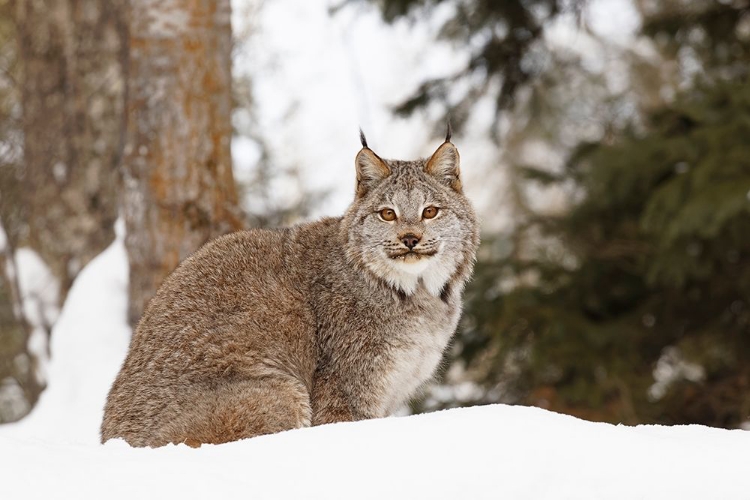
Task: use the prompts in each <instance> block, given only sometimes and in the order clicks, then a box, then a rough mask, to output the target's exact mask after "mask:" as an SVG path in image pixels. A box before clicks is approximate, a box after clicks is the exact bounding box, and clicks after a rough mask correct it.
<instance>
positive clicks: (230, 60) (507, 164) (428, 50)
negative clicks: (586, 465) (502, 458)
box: [0, 0, 750, 428]
mask: <svg viewBox="0 0 750 500" xmlns="http://www.w3.org/2000/svg"><path fill="white" fill-rule="evenodd" d="M271 4H275V5H271ZM297 5H298V3H294V2H283V1H280V2H262V1H260V0H246V1H241V0H236V1H234V2H232V3H231V5H230V1H229V0H195V1H190V2H187V1H185V2H181V1H179V0H163V1H159V2H156V1H151V2H145V1H140V2H139V1H128V0H108V1H104V0H44V1H42V0H0V223H1V225H2V226H1V228H0V270H1V271H2V273H0V422H9V421H14V420H18V419H19V418H22V417H23V416H24V415H25V414H27V413H28V412H29V411H30V409H31V408H32V407H33V405H34V403H35V402H36V400H37V399H38V397H39V394H40V393H41V391H43V389H44V386H45V384H46V382H47V381H46V379H45V371H44V369H43V368H44V364H45V363H46V360H47V359H48V358H49V356H50V355H52V356H54V353H50V352H49V336H50V335H51V334H53V327H54V322H55V319H56V316H57V314H58V312H59V310H60V308H61V307H62V305H63V304H64V301H65V297H66V294H67V292H68V290H69V289H70V287H71V284H72V283H73V281H74V280H75V278H76V275H77V274H78V273H79V272H80V270H81V269H82V268H83V267H84V266H85V265H86V264H87V263H88V262H89V261H91V260H92V259H93V258H94V257H95V256H96V255H98V254H99V253H100V252H101V251H102V250H103V249H104V248H106V247H107V246H108V245H109V244H110V243H111V242H112V240H113V238H114V234H115V229H114V228H115V222H116V220H117V219H118V218H121V219H122V220H123V221H124V226H125V229H126V235H127V236H126V240H125V243H126V248H127V253H128V259H129V264H130V285H129V286H130V289H129V297H130V302H129V304H130V306H129V311H128V315H129V319H130V322H131V324H134V323H135V322H137V320H138V318H139V316H140V314H141V311H142V310H143V307H144V304H145V303H146V302H147V301H148V299H149V298H150V297H151V295H152V294H153V293H154V291H155V289H156V287H158V285H159V283H160V282H161V280H162V279H163V278H164V277H165V276H166V274H168V273H169V272H170V271H171V270H172V269H173V268H174V267H175V266H176V265H177V264H178V263H179V261H180V260H181V259H183V258H185V257H187V256H188V255H189V254H190V253H192V252H193V251H195V250H196V249H197V248H198V247H199V246H200V245H202V244H203V243H204V242H206V241H207V240H208V239H210V238H213V237H215V236H218V235H220V234H223V233H226V232H229V231H233V230H236V229H240V228H243V227H245V228H246V227H273V226H278V225H282V224H289V223H294V222H297V221H300V220H304V219H306V218H310V217H313V216H317V215H320V214H335V213H337V212H338V213H340V212H341V210H342V208H343V206H345V201H343V202H342V201H341V200H346V199H348V197H350V196H351V191H350V188H352V187H353V174H351V175H352V177H351V180H352V182H351V183H350V182H348V181H349V178H347V177H346V176H344V177H345V180H346V181H347V182H346V183H345V185H344V187H343V188H342V187H341V185H340V181H341V177H342V176H341V175H339V174H338V172H347V171H348V170H350V169H351V163H352V162H353V158H354V155H355V154H356V151H357V142H356V141H357V139H356V134H357V130H356V128H357V125H358V123H357V120H359V123H360V124H362V125H363V126H364V127H365V130H366V131H368V128H369V129H371V130H369V131H368V138H369V137H375V138H376V139H377V137H378V135H380V136H382V137H384V138H385V139H383V140H380V141H377V140H375V141H373V140H371V141H370V142H371V143H373V144H374V145H375V149H376V150H378V151H381V150H382V151H383V154H385V156H389V157H396V156H407V155H408V154H412V155H415V156H416V155H418V154H424V152H426V151H429V150H430V147H427V146H426V145H427V144H434V142H435V141H436V140H437V139H436V138H439V137H440V135H439V134H437V132H436V131H437V130H442V129H443V127H444V124H445V121H446V119H447V117H448V116H450V119H451V121H452V124H453V127H454V129H455V130H456V135H455V137H456V139H455V142H456V144H457V145H458V147H459V149H461V151H462V159H463V162H464V165H463V171H464V172H466V175H467V176H468V179H467V181H468V182H467V186H468V190H469V193H470V196H472V197H473V198H476V199H477V200H478V201H477V205H478V208H479V211H480V214H481V215H482V218H483V227H484V233H483V244H482V248H481V249H480V254H479V261H478V264H477V268H476V273H475V277H474V280H473V282H472V283H471V284H470V286H469V289H468V290H467V303H466V308H465V315H464V318H463V320H462V323H461V326H460V329H459V333H458V335H457V338H456V341H455V343H454V345H453V346H452V348H451V350H450V353H449V355H448V359H447V363H446V369H445V370H444V371H443V373H442V376H441V381H440V382H439V383H438V384H436V385H435V386H434V387H433V388H431V389H430V390H429V391H428V392H427V394H426V395H425V396H424V397H423V398H422V399H420V400H419V401H415V402H414V404H413V410H414V411H428V410H433V409H438V408H445V407H451V406H464V405H472V404H484V403H491V402H504V403H513V404H526V405H535V406H541V407H544V408H549V409H551V410H554V411H558V412H563V413H568V414H572V415H576V416H579V417H583V418H587V419H590V420H600V421H607V422H623V423H628V424H635V423H663V424H677V423H700V424H706V425H713V426H721V427H730V428H732V427H743V426H745V427H746V426H748V425H749V422H750V304H749V303H748V301H749V300H750V85H749V83H750V81H749V77H750V75H748V71H749V68H750V0H660V1H656V0H504V1H491V0H336V1H332V2H325V1H316V2H310V3H309V4H306V5H307V6H306V7H305V8H306V9H317V10H315V12H317V13H318V14H319V15H317V17H315V16H306V15H302V14H299V12H297V15H296V17H295V12H296V10H297ZM273 9H275V11H274V12H275V13H276V14H273V13H272V12H271V11H272V10H273ZM283 9H287V10H283ZM299 9H302V7H299ZM272 14H273V15H272ZM320 19H322V20H323V21H321V23H327V22H331V23H334V25H335V26H336V27H338V29H340V30H341V32H343V33H344V35H345V37H346V36H350V35H351V36H352V37H354V36H356V34H357V33H361V34H362V35H361V36H362V37H370V34H371V33H375V32H377V33H380V35H378V36H381V37H386V38H388V37H390V38H389V39H398V40H403V42H402V43H403V44H404V45H403V47H404V50H403V51H401V50H390V51H386V49H393V48H394V47H396V48H397V47H398V45H396V46H388V47H386V46H383V47H382V48H381V49H380V50H381V52H384V51H386V52H384V53H382V54H381V53H378V52H376V51H377V50H378V47H375V48H373V46H374V45H376V44H375V42H373V43H372V46H368V47H367V48H366V49H365V50H363V52H364V53H366V54H369V56H368V57H367V58H363V59H360V58H359V57H358V55H357V54H349V61H350V63H351V61H352V60H354V61H355V62H354V63H351V67H352V68H355V69H354V70H352V71H350V73H351V75H353V76H351V80H352V81H353V82H354V84H353V88H354V93H355V94H357V93H361V94H367V96H366V98H362V99H360V100H358V101H357V100H356V99H355V101H354V102H355V103H357V102H359V103H360V104H361V105H360V106H359V107H357V105H356V104H355V105H354V106H349V107H348V109H347V106H348V104H345V105H339V106H338V107H337V106H335V105H334V104H333V103H331V102H328V101H326V99H320V98H319V96H320V94H319V93H317V92H316V91H315V87H314V86H313V85H314V83H313V81H312V80H313V79H311V80H310V81H303V82H302V84H303V87H296V88H298V89H299V88H302V89H303V90H301V91H300V92H299V95H294V96H286V97H285V96H284V95H283V94H284V93H285V92H286V93H291V90H290V89H292V88H295V87H292V86H290V82H289V80H290V78H287V79H286V80H285V79H284V78H283V75H289V74H290V73H284V72H283V71H282V72H280V71H274V67H281V66H283V65H284V63H285V61H290V60H291V59H290V58H291V57H292V56H291V55H290V54H293V50H294V47H298V46H303V45H312V46H316V47H321V49H322V52H321V53H320V54H319V55H318V57H317V58H315V59H314V60H310V61H307V64H308V65H309V66H314V65H320V66H323V67H326V66H325V65H326V62H325V61H326V58H327V57H333V56H330V54H329V52H328V49H327V48H326V46H325V44H323V45H321V44H318V45H315V44H316V41H315V40H314V39H313V38H311V37H309V34H308V33H307V32H305V31H304V30H303V29H302V27H303V26H304V25H305V24H314V23H315V22H317V21H318V20H320ZM359 19H366V21H358V20H359ZM357 23H359V24H357ZM628 23H630V24H629V25H628V26H629V27H628V28H627V29H626V30H625V31H626V34H625V35H623V34H622V33H623V31H622V25H623V24H628ZM325 26H328V25H325ZM325 26H324V27H323V28H321V29H327V28H326V27H325ZM347 26H349V27H348V28H347ZM351 26H354V27H353V28H352V27H351ZM272 27H273V29H276V30H277V31H276V32H277V33H281V35H279V39H281V40H282V41H283V42H284V43H285V44H286V45H283V44H282V45H283V46H282V49H278V50H277V51H276V52H273V51H272V50H270V49H269V48H268V47H265V46H264V42H263V40H267V38H264V36H266V37H267V36H268V33H269V32H271V31H272ZM410 36H411V37H414V38H409V37H410ZM306 37H307V38H306ZM399 37H400V38H399ZM378 40H379V39H378ZM416 41H419V42H420V43H416ZM407 49H408V50H407ZM272 52H273V53H272ZM334 52H335V51H334V50H333V49H330V53H334ZM399 59H402V60H403V63H402V65H401V66H398V61H399ZM385 60H393V61H396V63H394V64H396V66H391V68H393V67H396V68H399V67H400V68H401V72H387V71H383V70H382V68H379V67H378V65H379V64H385V63H384V62H383V61H385ZM269 61H270V62H269ZM413 61H428V62H429V64H428V65H427V66H425V67H421V66H418V65H413V64H412V63H413ZM261 62H262V63H261ZM332 64H334V63H332ZM233 66H234V67H233ZM298 66H299V64H297V63H296V61H295V67H298ZM412 67H414V68H415V70H414V71H410V68H412ZM269 68H270V69H269ZM363 68H364V69H363ZM349 69H351V68H349ZM349 69H344V70H343V71H344V74H347V71H349ZM326 71H328V70H326ZM375 74H379V75H381V77H382V78H383V79H384V80H387V81H388V84H389V85H390V87H383V88H382V89H381V90H378V89H377V88H375V87H374V86H375V84H374V83H373V81H374V78H376V77H375V76H372V75H375ZM363 75H364V76H363ZM301 80H304V78H301ZM396 87H397V88H398V89H400V91H399V92H395V91H394V90H393V89H394V88H396ZM366 88H367V89H369V90H368V91H367V92H366V90H365V89H366ZM307 90H309V92H307ZM307 93H309V94H310V96H306V94H307ZM306 98H307V99H308V100H309V99H313V100H314V99H316V98H317V100H318V101H322V102H316V103H314V104H315V105H317V106H318V108H322V109H323V110H328V112H327V113H319V112H318V113H308V115H310V114H312V115H314V117H313V118H314V119H313V120H312V121H311V120H310V119H305V118H304V113H305V110H306V109H316V108H314V107H312V106H313V104H310V102H309V101H306V100H305V99H306ZM337 98H340V99H342V100H345V96H337V95H336V94H331V95H330V99H331V100H336V99H337ZM274 99H277V100H278V99H280V100H282V101H283V100H284V99H287V101H288V102H287V104H286V105H281V106H278V109H280V110H281V111H278V110H277V111H274V112H271V111H268V109H269V102H271V101H273V100H274ZM373 101H377V102H376V103H374V102H373ZM346 102H349V101H346ZM363 102H364V104H362V103H363ZM377 106H380V108H382V109H386V110H387V112H388V114H387V116H383V115H382V114H380V115H378V114H377V112H376V111H373V110H374V109H376V107H377ZM380 108H377V109H380ZM269 113H270V114H273V113H276V121H275V122H274V121H273V120H271V119H269V118H268V116H269ZM337 114H347V115H348V116H347V117H346V119H345V125H346V126H347V127H349V126H351V133H350V135H349V136H346V137H341V134H339V132H338V130H339V129H340V127H339V125H336V124H334V122H333V120H335V116H332V115H337ZM300 116H303V118H299V117H300ZM274 123H276V124H277V125H278V126H273V125H274ZM391 123H392V124H393V126H392V129H391V130H390V132H384V131H382V130H381V129H384V128H386V127H389V128H390V127H391V125H390V124H391ZM279 124H284V125H283V126H282V125H279ZM290 124H293V125H290ZM339 124H340V122H339ZM269 125H271V126H269ZM380 125H382V127H380ZM372 129H374V130H372ZM409 129H412V130H417V131H416V132H413V133H411V134H404V131H405V130H409ZM378 142H380V143H381V144H383V145H384V146H383V147H382V148H381V147H378V146H377V144H378ZM317 143H325V144H329V145H330V146H329V149H325V148H322V149H318V150H315V151H313V147H312V146H310V145H311V144H317ZM407 143H408V144H407ZM385 144H388V145H390V146H389V147H390V150H389V149H388V147H385ZM399 148H401V149H400V150H399ZM290 151H293V153H290ZM392 151H393V152H392ZM420 152H421V153H420ZM402 153H403V154H402ZM407 153H408V154H407ZM339 158H344V159H346V160H339ZM472 159H473V160H474V161H473V162H472V161H471V160H472ZM339 163H340V164H339ZM498 178H500V179H502V180H501V181H499V182H490V180H491V179H498ZM311 179H313V180H312V181H311ZM326 182H328V183H330V185H326V184H325V183H326ZM335 183H339V184H335ZM337 193H338V194H337ZM341 193H343V194H341ZM337 196H338V198H337ZM331 200H333V201H331ZM337 200H339V201H337ZM35 283H36V284H37V285H38V284H39V283H43V284H44V285H43V286H35V285H34V284H35ZM103 293H104V292H103Z"/></svg>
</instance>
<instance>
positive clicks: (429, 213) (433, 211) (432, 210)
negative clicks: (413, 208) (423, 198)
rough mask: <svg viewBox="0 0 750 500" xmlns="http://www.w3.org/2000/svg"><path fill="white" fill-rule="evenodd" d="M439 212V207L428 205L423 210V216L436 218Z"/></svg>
mask: <svg viewBox="0 0 750 500" xmlns="http://www.w3.org/2000/svg"><path fill="white" fill-rule="evenodd" d="M437 214H438V208H437V207H427V208H425V209H424V210H423V211H422V218H424V219H434V218H435V216H436V215H437Z"/></svg>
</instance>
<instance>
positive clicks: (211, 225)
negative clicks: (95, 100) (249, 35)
mask: <svg viewBox="0 0 750 500" xmlns="http://www.w3.org/2000/svg"><path fill="white" fill-rule="evenodd" d="M129 27H130V54H129V58H128V61H129V68H128V87H127V92H128V110H127V115H128V116H127V133H126V145H125V151H124V176H125V179H124V180H125V184H124V197H125V199H124V213H125V223H126V228H127V237H126V240H125V244H126V247H127V251H128V257H129V260H130V310H129V316H130V321H131V322H132V323H133V324H135V322H136V321H137V320H138V318H140V316H141V313H142V312H143V309H144V307H145V305H146V303H147V302H148V300H149V299H150V298H151V297H152V296H153V294H154V292H155V291H156V289H157V287H158V286H159V284H160V283H161V282H162V280H163V279H164V278H165V277H166V275H167V274H168V273H170V272H171V271H172V270H173V269H174V268H175V267H176V266H177V265H178V264H179V262H180V261H181V260H182V259H184V258H185V257H187V256H188V255H190V254H191V253H192V252H194V251H195V250H197V249H198V248H199V247H200V246H201V245H203V244H204V243H205V242H206V241H208V240H209V239H211V238H213V237H216V236H219V235H221V234H223V233H226V232H229V231H232V230H235V229H238V228H239V227H240V217H239V216H238V210H237V194H236V190H235V185H234V178H233V175H232V165H231V157H230V149H229V146H230V144H229V141H230V138H231V131H232V130H231V122H230V118H231V116H230V115H231V108H232V105H231V44H232V40H231V36H232V33H231V25H230V5H229V0H193V1H190V2H186V1H184V0H138V1H132V2H131V3H130V11H129Z"/></svg>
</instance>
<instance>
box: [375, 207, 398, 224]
mask: <svg viewBox="0 0 750 500" xmlns="http://www.w3.org/2000/svg"><path fill="white" fill-rule="evenodd" d="M378 215H380V218H381V219H383V220H384V221H386V222H393V221H394V220H396V212H395V211H394V210H393V209H392V208H384V209H383V210H381V211H380V212H378Z"/></svg>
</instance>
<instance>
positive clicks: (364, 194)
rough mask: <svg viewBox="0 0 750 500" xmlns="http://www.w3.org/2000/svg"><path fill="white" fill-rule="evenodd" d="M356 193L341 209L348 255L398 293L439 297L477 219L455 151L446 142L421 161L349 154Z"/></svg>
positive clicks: (469, 254)
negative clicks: (420, 289) (463, 185)
mask: <svg viewBox="0 0 750 500" xmlns="http://www.w3.org/2000/svg"><path fill="white" fill-rule="evenodd" d="M356 164H357V199H356V200H355V202H354V203H353V204H352V206H351V207H350V209H349V211H348V212H347V216H346V217H347V218H350V220H349V224H348V225H347V226H348V228H349V235H348V236H349V238H348V241H349V248H347V254H348V256H349V257H350V259H353V260H355V261H357V262H360V263H362V264H364V265H365V267H366V268H367V269H369V270H370V271H371V272H372V273H374V274H375V275H376V276H378V277H380V278H381V279H384V280H385V281H387V282H388V283H389V284H390V285H391V286H393V287H394V288H397V289H400V290H401V291H403V292H404V293H406V294H412V293H414V292H415V291H416V290H417V288H418V286H419V284H420V282H421V283H423V284H424V286H425V288H426V289H427V291H428V292H429V293H430V294H432V295H436V296H437V295H440V294H441V292H442V291H443V289H444V288H445V285H446V283H448V281H449V280H450V278H451V276H452V275H453V274H454V273H455V272H456V270H457V268H458V267H459V266H460V265H461V264H462V263H465V262H466V261H467V260H468V261H470V260H471V259H473V255H474V252H475V250H476V245H477V242H478V236H477V223H476V217H475V215H474V211H473V209H472V208H471V205H470V203H469V201H468V200H467V199H466V197H465V196H464V195H463V193H462V192H461V182H460V177H459V157H458V151H457V150H456V148H455V146H454V145H453V144H451V143H450V142H448V141H446V142H445V143H444V144H443V145H442V146H440V148H438V150H437V151H436V152H435V154H433V156H432V157H431V158H429V159H427V160H417V161H395V160H382V159H381V158H379V157H378V156H377V155H376V154H375V153H374V152H372V150H370V149H369V148H367V147H366V146H365V148H363V149H362V151H360V153H359V155H358V156H357V162H356Z"/></svg>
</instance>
